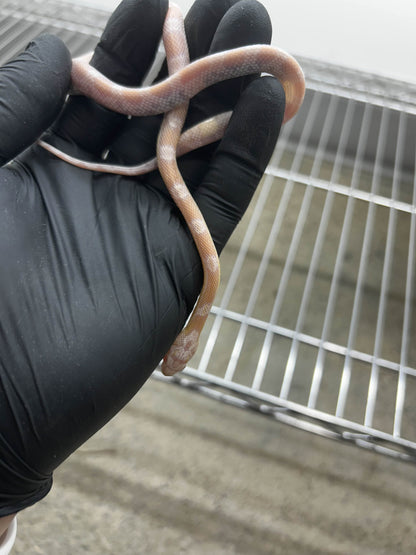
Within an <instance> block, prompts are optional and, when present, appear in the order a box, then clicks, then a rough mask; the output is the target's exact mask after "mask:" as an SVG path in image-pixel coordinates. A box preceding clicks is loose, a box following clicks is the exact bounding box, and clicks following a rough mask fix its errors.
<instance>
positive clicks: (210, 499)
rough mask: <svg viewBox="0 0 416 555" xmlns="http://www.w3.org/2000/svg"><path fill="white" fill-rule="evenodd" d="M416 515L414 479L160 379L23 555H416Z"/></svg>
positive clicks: (64, 490)
mask: <svg viewBox="0 0 416 555" xmlns="http://www.w3.org/2000/svg"><path fill="white" fill-rule="evenodd" d="M415 514H416V481H415V473H414V467H413V466H410V465H408V464H405V463H400V462H397V461H395V460H392V459H390V458H387V457H382V456H380V455H376V454H374V453H371V452H366V451H363V450H359V449H357V448H354V447H352V446H349V445H344V444H339V443H337V442H333V441H330V440H326V439H322V438H319V437H316V436H313V435H311V434H307V433H304V432H301V431H297V430H294V429H292V428H290V427H287V426H284V425H282V424H279V423H275V422H273V421H271V420H269V419H267V418H265V417H262V416H260V415H257V414H253V413H250V412H247V411H242V410H239V409H236V408H233V407H228V406H225V405H222V404H219V403H217V402H214V401H211V400H209V399H206V398H204V397H202V396H199V395H197V394H196V393H192V392H189V391H186V390H182V389H180V388H178V387H175V386H173V385H169V384H165V383H160V382H157V381H154V380H153V381H150V382H149V383H148V384H147V385H146V386H145V388H144V389H143V390H142V392H141V393H140V394H139V395H138V396H137V397H136V398H135V399H134V400H133V401H132V402H131V403H130V404H129V405H128V406H127V407H126V408H125V410H123V411H122V412H121V413H120V414H119V415H118V417H117V418H115V419H114V420H113V421H112V422H111V423H110V424H109V425H108V426H106V427H105V428H104V430H102V431H101V432H100V433H99V434H97V435H96V436H95V437H94V438H92V439H91V440H90V441H89V442H88V443H87V444H86V445H85V446H83V447H82V449H80V450H79V451H78V452H76V453H75V454H74V455H73V456H72V457H71V458H70V460H68V461H67V462H66V463H65V464H64V465H63V466H62V467H61V469H60V470H59V471H58V472H57V473H56V477H55V485H54V488H53V490H52V492H51V494H50V495H49V496H48V497H47V498H46V500H44V501H43V502H41V503H39V504H38V505H37V506H35V507H33V508H31V509H28V510H26V511H25V512H24V513H22V514H21V515H20V518H19V530H18V538H17V542H16V548H15V551H14V553H15V554H16V555H18V554H25V555H32V554H33V555H35V554H45V555H55V554H58V553H59V554H61V555H70V554H71V555H72V554H74V553H89V554H91V555H95V554H97V555H98V554H104V553H108V554H110V553H111V554H113V553H116V554H119V555H133V554H142V553H143V554H144V553H146V554H172V555H173V554H179V553H181V554H195V555H205V554H207V555H208V554H210V555H211V554H218V555H220V554H259V555H260V554H266V553H267V554H280V553H282V554H296V555H300V554H303V553H304V554H308V555H311V554H314V553H322V554H323V553H325V554H329V553H338V554H341V553H342V554H355V553H356V554H370V553H371V554H377V555H379V554H389V555H390V554H399V553H406V554H414V553H415V552H416V532H415V527H414V522H415Z"/></svg>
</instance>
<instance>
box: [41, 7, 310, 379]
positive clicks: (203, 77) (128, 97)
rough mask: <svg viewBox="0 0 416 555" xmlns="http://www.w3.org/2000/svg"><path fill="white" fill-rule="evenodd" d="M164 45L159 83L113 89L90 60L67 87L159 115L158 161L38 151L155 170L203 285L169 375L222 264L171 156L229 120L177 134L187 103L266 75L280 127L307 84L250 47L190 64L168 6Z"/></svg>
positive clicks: (289, 60) (274, 51)
mask: <svg viewBox="0 0 416 555" xmlns="http://www.w3.org/2000/svg"><path fill="white" fill-rule="evenodd" d="M163 42H164V47H165V52H166V60H167V64H168V72H169V76H168V77H167V78H166V79H165V80H164V81H161V82H160V83H157V84H155V85H151V86H149V87H142V88H130V87H123V86H121V85H118V84H117V83H113V82H112V81H110V80H109V79H107V78H106V77H105V76H104V75H102V74H101V73H99V72H98V71H97V70H96V69H94V68H93V67H92V66H90V65H89V60H90V57H91V54H87V55H85V56H82V57H80V58H76V59H74V60H73V64H72V72H71V79H72V87H73V89H74V90H75V91H76V92H77V93H81V94H84V95H85V96H88V97H90V98H92V99H93V100H95V101H96V102H98V103H99V104H101V105H102V106H104V107H106V108H108V109H110V110H113V111H116V112H118V113H121V114H125V115H129V116H146V115H155V114H162V113H164V114H165V116H164V118H163V121H162V125H161V128H160V131H159V135H158V139H157V146H156V158H154V159H152V160H149V161H147V162H145V163H143V164H139V165H136V166H120V165H112V164H106V163H94V162H86V161H83V160H81V159H78V158H75V157H72V156H69V155H68V154H65V153H64V152H62V151H60V150H59V149H57V148H56V147H54V146H52V145H50V144H49V143H47V142H45V141H43V140H40V141H38V142H39V144H40V145H41V146H42V147H43V148H45V149H46V150H48V151H49V152H51V153H52V154H54V155H55V156H57V157H59V158H61V159H63V160H64V161H66V162H68V163H70V164H73V165H75V166H78V167H80V168H83V169H86V170H92V171H99V172H107V173H116V174H121V175H141V174H143V173H146V172H149V171H153V170H154V169H156V168H158V169H159V171H160V173H161V175H162V178H163V180H164V182H165V184H166V187H167V189H168V191H169V193H170V195H171V196H172V198H173V200H174V202H175V204H176V205H177V207H178V208H179V210H180V211H181V213H182V215H183V217H184V219H185V221H186V224H187V226H188V227H189V230H190V232H191V234H192V237H193V239H194V242H195V244H196V246H197V249H198V252H199V255H200V257H201V262H202V266H203V271H204V281H203V286H202V289H201V292H200V295H199V297H198V300H197V303H196V305H195V307H194V310H193V312H192V314H191V316H190V318H189V320H188V322H187V324H186V326H185V327H184V328H183V330H182V331H181V332H180V334H179V335H178V337H177V338H176V339H175V341H174V343H173V344H172V345H171V347H170V349H169V351H168V352H167V354H166V355H165V357H164V359H163V362H162V367H161V369H162V372H163V373H164V374H165V375H173V374H175V373H176V372H179V371H180V370H183V369H184V368H185V366H186V364H187V362H188V361H189V360H190V359H191V358H192V356H193V355H194V354H195V351H196V349H197V347H198V341H199V337H200V334H201V331H202V328H203V326H204V324H205V322H206V319H207V317H208V315H209V313H210V309H211V306H212V304H213V302H214V298H215V294H216V291H217V288H218V285H219V279H220V264H219V259H218V255H217V251H216V248H215V245H214V243H213V241H212V238H211V235H210V232H209V230H208V228H207V226H206V223H205V221H204V218H203V216H202V214H201V212H200V210H199V208H198V206H197V204H196V203H195V201H194V200H193V198H192V195H191V194H190V192H189V191H188V189H187V187H186V185H185V183H184V180H183V178H182V176H181V174H180V171H179V168H178V164H177V157H178V156H180V155H182V154H185V153H186V152H189V151H191V150H193V149H195V148H199V147H200V146H204V145H206V144H209V143H211V142H214V141H217V140H219V139H220V138H221V137H222V135H223V134H224V131H225V129H226V126H227V123H228V121H229V118H230V115H231V114H230V113H229V112H227V113H224V114H220V115H219V116H216V117H214V118H209V120H206V121H204V122H202V123H200V124H198V125H196V126H194V127H193V128H191V129H189V130H187V131H186V132H185V133H183V134H181V133H182V127H183V125H184V122H185V119H186V114H187V110H188V104H189V100H190V99H191V98H192V97H193V96H195V95H196V94H198V93H199V92H200V91H202V90H203V89H205V88H206V87H209V86H210V85H213V84H215V83H217V82H219V81H222V80H226V79H231V78H234V77H241V76H243V75H250V74H253V73H261V72H264V73H269V74H271V75H273V76H275V77H276V78H277V79H279V81H280V82H281V84H282V86H283V89H284V91H285V95H286V108H285V114H284V118H283V123H285V122H286V121H288V120H289V119H290V118H291V117H293V116H294V115H295V114H296V112H297V111H298V109H299V107H300V106H301V104H302V101H303V97H304V94H305V80H304V76H303V72H302V70H301V68H300V66H299V64H298V63H297V61H296V60H295V59H294V58H293V57H292V56H290V55H289V54H287V53H286V52H284V51H283V50H280V49H278V48H275V47H273V46H269V45H250V46H244V47H241V48H236V49H232V50H227V51H224V52H219V53H216V54H212V55H209V56H206V57H205V58H201V59H198V60H196V61H194V62H192V63H190V62H189V52H188V47H187V42H186V36H185V30H184V22H183V16H182V13H181V11H180V9H179V7H178V6H176V5H175V4H172V3H171V4H170V5H169V9H168V12H167V15H166V19H165V22H164V27H163Z"/></svg>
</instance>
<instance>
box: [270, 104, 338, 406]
mask: <svg viewBox="0 0 416 555" xmlns="http://www.w3.org/2000/svg"><path fill="white" fill-rule="evenodd" d="M337 105H338V99H337V97H335V96H333V97H331V99H330V104H329V108H328V111H327V113H326V117H325V123H324V127H323V130H322V134H321V137H320V142H319V145H318V148H317V156H316V158H315V160H314V164H313V167H312V170H311V175H312V177H314V176H315V175H316V174H318V173H319V170H320V168H321V164H322V159H323V153H324V151H325V149H326V147H327V143H328V139H329V134H330V131H331V129H332V125H333V121H334V117H335V113H336V110H337ZM312 194H313V189H312V188H310V187H309V188H308V189H307V191H306V194H305V197H304V201H305V206H304V205H302V209H303V211H304V212H305V214H302V217H298V223H297V225H296V228H295V233H294V237H293V240H292V245H293V248H294V252H293V256H292V260H293V258H294V255H295V252H296V251H297V248H298V244H299V241H300V237H301V233H302V232H303V227H304V224H305V220H306V209H308V210H309V206H310V202H311V199H312ZM322 221H323V220H321V224H322ZM322 229H323V228H322V227H321V225H320V226H319V230H318V235H317V237H316V240H315V246H316V247H317V246H318V245H320V247H319V248H321V246H322V237H321V236H320V231H321V234H322ZM292 245H291V247H292ZM318 259H319V253H318V252H317V249H314V252H313V253H312V258H311V262H310V266H309V270H308V275H307V279H306V283H305V287H304V290H303V295H302V300H301V303H300V308H299V313H298V318H297V323H296V327H295V337H294V339H293V341H292V345H291V348H290V352H289V356H288V360H287V363H286V368H285V373H284V377H283V382H282V387H281V390H280V396H281V397H282V398H283V399H287V397H288V395H289V391H290V386H291V383H292V378H293V374H294V371H295V364H296V358H297V351H298V346H299V340H298V335H299V333H300V331H301V329H302V326H303V321H304V317H305V314H306V308H307V304H308V302H309V298H310V293H311V287H312V282H313V276H314V275H315V269H316V263H317V261H318ZM291 262H292V261H291ZM289 272H291V266H290V267H289V269H288V273H289Z"/></svg>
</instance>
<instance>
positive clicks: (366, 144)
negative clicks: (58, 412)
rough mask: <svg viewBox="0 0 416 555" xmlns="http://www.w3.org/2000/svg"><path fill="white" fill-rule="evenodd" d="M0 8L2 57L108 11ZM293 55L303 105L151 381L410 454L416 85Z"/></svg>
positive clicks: (414, 385) (415, 433)
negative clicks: (207, 304)
mask: <svg viewBox="0 0 416 555" xmlns="http://www.w3.org/2000/svg"><path fill="white" fill-rule="evenodd" d="M0 13H1V14H2V15H3V20H2V23H1V29H0V36H1V39H0V62H1V63H3V62H4V61H5V60H6V59H7V58H9V57H11V56H12V55H13V54H14V53H15V52H16V51H18V50H19V49H21V48H22V47H23V44H22V41H23V37H24V41H25V43H27V42H28V40H29V39H30V38H31V36H36V35H37V34H39V33H40V32H45V31H47V32H55V33H56V34H59V35H60V36H61V37H62V38H63V39H64V40H65V41H66V42H67V44H68V46H69V48H70V49H71V50H72V52H73V54H78V53H80V52H81V51H84V50H87V49H90V48H91V47H92V46H93V44H94V43H95V41H96V37H97V36H98V35H99V32H100V29H101V28H102V26H103V25H104V23H105V20H106V18H107V17H108V14H107V13H106V12H99V11H97V10H91V9H89V10H87V9H84V8H79V7H76V8H75V9H74V7H73V6H70V5H69V4H68V5H67V6H66V5H65V4H62V3H60V4H59V5H57V4H56V3H54V2H52V1H49V2H42V3H40V2H36V1H35V2H32V3H31V4H30V7H26V6H25V2H23V1H20V2H0ZM57 14H58V15H57ZM57 17H59V19H57ZM90 22H91V23H90ZM5 30H6V31H5ZM300 62H301V64H302V65H303V67H304V70H305V73H306V77H307V95H306V98H305V102H304V105H303V107H302V109H301V111H300V112H299V114H298V115H297V116H296V118H295V119H294V120H293V121H291V122H289V123H288V124H287V125H285V126H284V128H283V129H282V132H281V136H280V138H279V141H278V144H277V146H276V150H275V153H274V155H273V158H272V160H271V162H270V164H269V167H268V168H267V171H266V174H265V177H264V179H263V181H262V183H261V185H260V186H259V188H258V191H257V193H256V195H255V198H254V199H253V201H252V203H251V206H250V208H249V210H248V212H247V214H246V216H245V217H244V219H243V221H242V222H241V224H240V225H239V227H238V229H237V230H236V232H235V233H234V235H233V237H232V238H231V240H230V242H229V244H228V245H227V247H226V249H225V251H224V252H223V254H222V256H221V263H222V276H223V277H222V285H221V289H220V292H219V294H218V296H217V304H216V306H215V307H214V308H213V310H212V314H211V315H210V318H209V321H208V324H207V326H206V329H205V330H204V335H203V338H202V341H201V345H200V349H199V351H198V353H197V355H196V356H195V358H194V359H193V360H192V361H191V363H192V366H191V367H189V368H187V369H186V370H185V371H184V372H183V374H181V375H180V376H176V377H174V378H164V377H163V376H162V375H161V374H160V372H155V374H154V377H155V378H156V379H160V380H166V381H168V382H172V383H174V384H177V385H180V386H184V387H188V388H191V389H194V390H196V391H198V392H200V393H202V394H204V395H208V396H210V397H212V398H215V399H217V400H219V401H223V402H226V403H230V404H233V405H235V406H238V407H241V408H248V409H250V410H256V411H258V412H260V413H262V414H265V415H269V416H271V417H273V418H275V419H276V420H278V421H280V422H284V423H287V424H290V425H293V426H297V427H300V428H302V429H305V430H307V431H310V432H314V433H318V434H321V435H324V436H325V437H329V438H333V439H340V440H344V441H348V442H352V443H355V444H356V445H358V446H360V447H364V448H368V449H375V450H376V451H378V452H380V453H384V454H388V455H392V456H395V457H397V458H399V459H402V460H406V461H412V462H414V461H416V426H415V421H416V420H415V417H416V342H415V341H414V340H413V338H415V336H416V306H415V304H416V291H415V280H416V263H415V258H416V179H415V151H416V102H415V100H414V99H415V98H416V95H415V93H416V87H414V86H411V85H409V84H406V83H400V82H395V81H388V80H385V79H382V78H380V77H378V76H374V75H367V74H362V73H358V72H355V71H352V70H348V69H346V68H338V67H333V66H328V65H327V64H323V63H318V62H316V61H312V60H307V59H301V60H300Z"/></svg>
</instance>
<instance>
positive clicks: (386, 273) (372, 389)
mask: <svg viewBox="0 0 416 555" xmlns="http://www.w3.org/2000/svg"><path fill="white" fill-rule="evenodd" d="M404 136H405V115H404V114H403V113H401V114H400V119H399V130H398V138H397V148H396V158H395V171H394V177H393V187H392V198H393V200H394V199H395V198H396V197H397V193H398V188H399V183H400V170H401V163H402V154H403V143H404ZM396 222H397V212H396V210H394V209H392V208H390V210H389V219H388V226H387V242H386V249H385V256H384V264H383V273H382V279H381V291H380V303H379V310H378V315H377V324H376V337H375V343H374V355H375V357H376V358H378V357H379V356H380V351H381V345H382V342H383V334H384V323H385V318H386V305H387V297H388V292H389V287H390V278H391V272H392V258H393V249H394V241H395V236H396ZM379 375H380V372H379V367H378V366H377V364H376V363H375V362H373V364H372V366H371V376H370V383H369V387H368V401H367V407H366V412H365V418H364V425H365V426H372V423H373V418H374V410H375V406H376V400H377V391H378V383H379Z"/></svg>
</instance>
